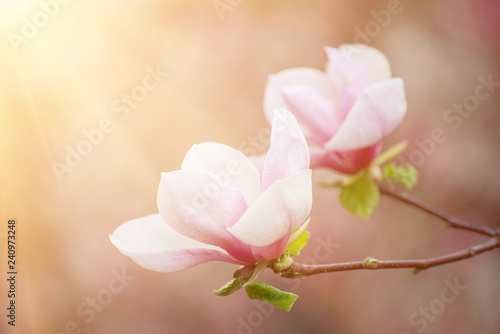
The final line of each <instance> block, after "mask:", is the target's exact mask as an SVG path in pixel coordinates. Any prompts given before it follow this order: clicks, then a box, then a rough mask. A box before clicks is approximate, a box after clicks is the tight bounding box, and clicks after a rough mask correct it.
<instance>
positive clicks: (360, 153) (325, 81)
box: [264, 45, 406, 174]
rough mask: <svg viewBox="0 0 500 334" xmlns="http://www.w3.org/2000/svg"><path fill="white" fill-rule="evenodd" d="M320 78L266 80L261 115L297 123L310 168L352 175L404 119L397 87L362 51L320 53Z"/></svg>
mask: <svg viewBox="0 0 500 334" xmlns="http://www.w3.org/2000/svg"><path fill="white" fill-rule="evenodd" d="M325 50H326V53H327V55H328V64H327V66H326V72H325V73H323V72H321V71H318V70H316V69H312V68H293V69H288V70H285V71H282V72H280V73H278V74H276V75H272V76H270V77H269V80H268V84H267V87H266V92H265V99H264V110H265V112H266V116H267V118H268V120H270V121H271V120H272V114H273V111H274V109H275V108H277V107H286V108H287V109H289V110H290V111H291V112H292V113H293V114H294V115H295V116H296V117H297V119H298V121H299V123H300V125H301V127H302V130H303V131H304V134H305V136H306V138H307V140H308V141H309V142H310V143H313V144H315V145H316V146H315V147H311V148H310V154H311V168H316V167H329V168H333V169H335V170H337V171H339V172H341V173H345V174H353V173H356V172H358V171H359V170H361V169H363V168H365V167H367V166H368V165H369V164H370V163H371V162H372V161H373V160H374V159H375V158H376V157H377V156H378V155H379V154H380V149H381V142H382V140H383V139H384V138H385V137H386V136H387V135H389V134H390V133H391V132H392V131H393V130H394V129H395V128H396V127H397V126H398V125H399V123H400V122H401V120H402V119H403V116H404V115H405V113H406V98H405V93H404V87H403V81H402V79H400V78H391V70H390V67H389V62H388V61H387V59H386V57H385V56H384V55H383V54H382V53H381V52H380V51H378V50H376V49H374V48H372V47H369V46H365V45H343V46H341V47H340V48H339V49H335V48H330V47H326V48H325Z"/></svg>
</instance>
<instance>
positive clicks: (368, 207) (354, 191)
mask: <svg viewBox="0 0 500 334" xmlns="http://www.w3.org/2000/svg"><path fill="white" fill-rule="evenodd" d="M339 199H340V203H341V204H342V206H343V207H344V208H345V209H346V210H347V211H349V212H350V213H352V214H353V215H355V216H356V217H361V218H364V219H368V217H370V215H371V214H372V212H373V210H375V208H376V207H377V205H378V201H379V199H380V192H379V190H378V187H377V185H376V184H375V183H374V182H373V181H372V180H370V178H369V176H368V175H364V176H363V177H360V178H359V179H357V180H356V182H354V183H352V184H350V185H348V186H346V187H343V188H342V190H341V191H340V195H339Z"/></svg>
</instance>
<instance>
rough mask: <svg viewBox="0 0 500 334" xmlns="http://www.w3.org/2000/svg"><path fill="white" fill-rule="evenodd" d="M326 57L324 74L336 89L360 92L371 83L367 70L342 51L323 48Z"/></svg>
mask: <svg viewBox="0 0 500 334" xmlns="http://www.w3.org/2000/svg"><path fill="white" fill-rule="evenodd" d="M325 51H326V54H327V55H328V63H327V65H326V74H327V76H328V77H329V78H330V80H331V81H332V82H334V83H335V84H336V85H337V87H339V88H341V87H343V86H352V87H357V89H359V90H362V89H363V88H364V87H366V86H368V85H369V84H370V83H371V78H370V74H369V73H368V71H367V69H366V68H365V67H364V66H363V64H362V63H360V62H359V61H358V60H356V59H355V58H353V57H351V55H350V54H349V53H347V52H343V51H342V50H339V49H335V48H331V47H325Z"/></svg>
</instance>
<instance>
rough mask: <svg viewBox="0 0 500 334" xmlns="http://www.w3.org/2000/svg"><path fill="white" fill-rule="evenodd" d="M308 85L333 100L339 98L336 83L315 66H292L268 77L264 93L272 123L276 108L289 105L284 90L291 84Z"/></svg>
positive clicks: (266, 108) (269, 118)
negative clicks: (314, 67)
mask: <svg viewBox="0 0 500 334" xmlns="http://www.w3.org/2000/svg"><path fill="white" fill-rule="evenodd" d="M296 85H301V86H308V87H311V88H313V89H315V90H316V91H317V92H318V93H320V94H321V95H323V96H324V97H326V98H329V99H332V100H333V101H338V100H339V93H338V91H337V89H336V87H335V85H334V84H333V83H332V82H330V80H328V78H327V76H326V75H325V73H323V72H321V71H319V70H316V69H313V68H291V69H288V70H284V71H282V72H279V73H277V74H275V75H271V76H269V78H268V81H267V86H266V91H265V94H264V112H265V114H266V117H267V120H268V121H269V123H270V124H272V122H273V117H274V111H275V110H276V108H283V107H287V104H286V103H285V101H284V99H283V95H282V90H283V88H285V87H289V86H296Z"/></svg>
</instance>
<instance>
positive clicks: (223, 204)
mask: <svg viewBox="0 0 500 334" xmlns="http://www.w3.org/2000/svg"><path fill="white" fill-rule="evenodd" d="M247 207H248V206H247V203H246V202H245V199H244V198H243V195H242V194H241V192H240V191H239V190H238V189H236V188H232V187H229V186H227V185H226V184H225V183H224V182H223V181H222V180H221V179H220V178H219V177H218V176H217V175H215V174H213V173H209V172H206V171H201V170H180V171H174V172H170V173H163V174H162V177H161V182H160V186H159V188H158V210H159V211H160V215H161V217H162V218H163V220H164V221H165V222H167V224H168V225H169V226H170V227H171V228H173V229H174V230H176V231H177V232H179V233H181V234H183V235H185V236H187V237H189V238H192V239H194V240H197V241H200V242H203V243H206V244H210V245H215V246H219V247H221V248H223V249H225V250H226V251H227V252H228V253H229V254H230V255H231V256H233V257H235V258H237V259H238V260H241V261H245V262H253V261H252V260H254V259H253V256H252V255H251V254H252V252H251V249H250V246H249V245H245V244H244V243H242V242H240V241H239V240H237V239H236V238H234V236H232V235H231V234H230V233H229V232H228V231H227V230H226V228H228V227H231V226H233V225H234V224H235V223H236V222H237V221H238V219H239V218H240V217H241V215H242V214H243V213H244V212H245V210H246V209H247Z"/></svg>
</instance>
